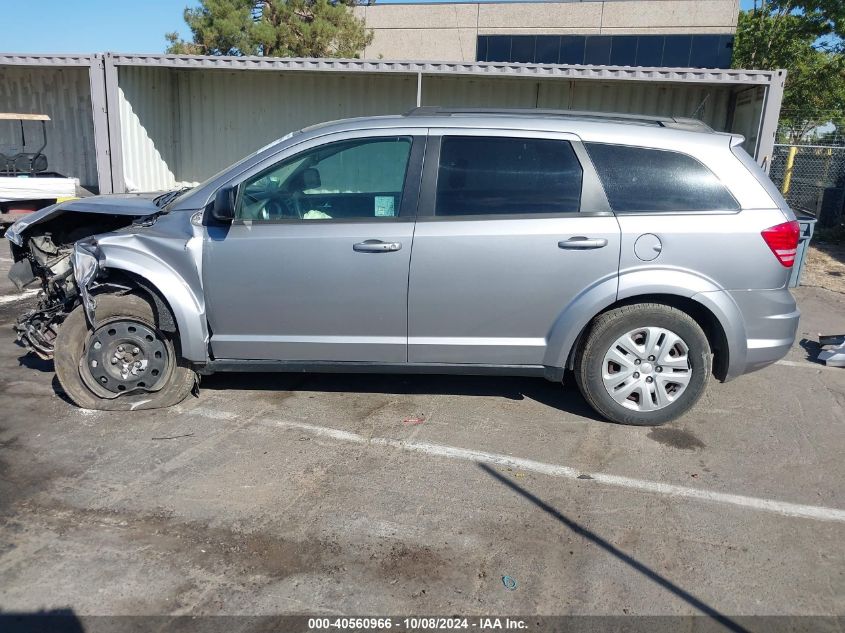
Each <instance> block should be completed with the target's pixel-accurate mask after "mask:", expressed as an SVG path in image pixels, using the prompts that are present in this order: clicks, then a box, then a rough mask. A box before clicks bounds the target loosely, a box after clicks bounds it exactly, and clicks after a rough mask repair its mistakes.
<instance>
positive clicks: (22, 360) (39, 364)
mask: <svg viewBox="0 0 845 633" xmlns="http://www.w3.org/2000/svg"><path fill="white" fill-rule="evenodd" d="M18 365H19V366H20V367H26V368H27V369H34V370H36V371H40V372H44V373H52V372H53V371H55V370H54V368H53V361H52V360H44V359H43V358H41V357H39V356H36V355H35V354H34V353H31V352H27V353H25V354H21V355H20V356H18Z"/></svg>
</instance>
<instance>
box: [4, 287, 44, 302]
mask: <svg viewBox="0 0 845 633" xmlns="http://www.w3.org/2000/svg"><path fill="white" fill-rule="evenodd" d="M37 294H38V290H37V289H36V288H31V289H29V290H24V291H23V292H21V293H20V294H15V295H4V296H2V297H0V305H5V304H7V303H15V301H23V300H24V299H29V298H30V297H34V296H35V295H37Z"/></svg>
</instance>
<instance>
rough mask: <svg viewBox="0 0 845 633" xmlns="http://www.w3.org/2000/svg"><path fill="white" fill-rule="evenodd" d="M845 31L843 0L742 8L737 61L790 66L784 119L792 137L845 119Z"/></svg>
mask: <svg viewBox="0 0 845 633" xmlns="http://www.w3.org/2000/svg"><path fill="white" fill-rule="evenodd" d="M843 35H845V2H843V0H759V1H758V0H755V3H754V7H753V8H752V9H750V10H748V11H741V12H740V14H739V21H738V23H737V33H736V40H735V42H734V54H733V65H734V67H735V68H751V69H775V68H785V69H786V71H787V76H786V86H785V90H784V97H783V106H782V108H781V120H780V122H781V129H783V130H785V131H786V136H787V139H786V140H788V141H789V142H797V141H798V140H800V139H801V138H802V137H804V136H805V135H806V134H807V133H809V132H810V131H811V130H814V129H815V128H817V127H819V126H820V125H824V124H826V123H829V122H833V123H834V124H835V125H837V126H841V125H842V124H843V122H845V45H843Z"/></svg>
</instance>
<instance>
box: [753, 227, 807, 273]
mask: <svg viewBox="0 0 845 633" xmlns="http://www.w3.org/2000/svg"><path fill="white" fill-rule="evenodd" d="M762 235H763V239H764V240H765V241H766V244H768V245H769V248H771V249H772V252H773V253H774V254H775V257H777V258H778V261H779V262H780V263H781V264H783V265H784V266H786V267H787V268H790V267H791V266H792V264H794V263H795V253H796V252H798V238H800V237H801V226H800V225H799V224H798V222H797V221H796V220H793V221H792V222H784V223H783V224H778V225H777V226H773V227H771V228H768V229H766V230H765V231H763V232H762Z"/></svg>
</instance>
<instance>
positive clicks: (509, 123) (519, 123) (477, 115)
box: [300, 106, 742, 151]
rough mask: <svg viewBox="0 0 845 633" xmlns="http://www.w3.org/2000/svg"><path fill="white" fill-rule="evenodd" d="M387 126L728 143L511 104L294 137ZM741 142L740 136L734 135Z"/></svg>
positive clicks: (374, 119)
mask: <svg viewBox="0 0 845 633" xmlns="http://www.w3.org/2000/svg"><path fill="white" fill-rule="evenodd" d="M390 128H404V129H408V128H440V129H443V128H476V129H478V128H482V129H489V130H496V129H501V130H525V131H536V132H559V133H567V132H568V133H572V134H576V135H578V136H579V137H581V138H582V139H583V140H584V141H595V142H614V143H620V144H632V145H642V146H645V147H664V148H672V147H675V148H684V151H689V150H690V149H691V147H692V146H695V145H704V146H710V147H712V146H713V145H722V146H724V147H727V146H728V143H727V142H725V137H732V138H735V139H739V138H740V137H739V135H736V134H729V133H723V132H716V131H714V130H713V129H712V128H711V127H710V126H709V125H707V124H706V123H704V122H703V121H700V120H698V119H692V118H685V117H673V116H659V115H655V116H652V115H645V114H626V113H613V112H581V111H574V110H544V109H534V108H525V109H513V108H495V109H493V108H443V107H439V106H424V107H420V108H414V109H413V110H410V111H409V112H406V113H405V114H399V115H386V116H369V117H359V118H352V119H341V120H338V121H329V122H326V123H320V124H317V125H313V126H310V127H307V128H305V129H303V130H302V133H303V135H304V136H303V137H301V138H300V140H304V139H305V138H309V137H312V136H322V135H324V134H331V133H337V132H346V131H355V130H366V129H390ZM740 140H742V139H740Z"/></svg>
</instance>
